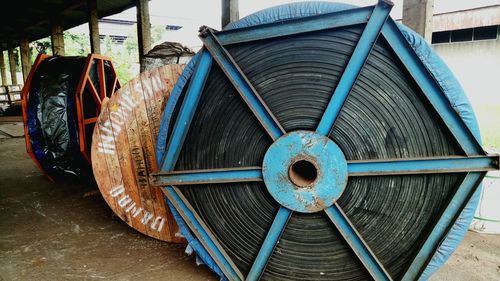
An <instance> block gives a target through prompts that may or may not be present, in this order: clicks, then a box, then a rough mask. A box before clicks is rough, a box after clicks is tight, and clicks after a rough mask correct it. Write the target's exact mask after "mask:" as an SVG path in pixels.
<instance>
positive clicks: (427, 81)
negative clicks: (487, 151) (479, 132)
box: [382, 20, 484, 155]
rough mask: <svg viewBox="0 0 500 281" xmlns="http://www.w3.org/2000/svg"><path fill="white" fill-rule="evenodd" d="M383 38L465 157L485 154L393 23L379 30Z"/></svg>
mask: <svg viewBox="0 0 500 281" xmlns="http://www.w3.org/2000/svg"><path fill="white" fill-rule="evenodd" d="M382 35H383V36H384V38H385V39H386V40H387V42H388V43H389V45H390V46H391V48H392V49H393V50H394V52H395V53H396V55H397V56H398V57H399V59H400V60H401V62H402V63H403V64H404V66H405V67H406V69H407V70H408V72H409V73H410V74H411V75H412V77H413V79H415V82H417V84H418V85H419V86H420V88H421V89H422V92H423V93H424V95H425V96H426V97H427V99H428V100H429V102H430V103H431V105H432V106H433V107H434V108H435V110H436V112H437V114H439V115H440V116H441V119H442V120H443V122H444V123H445V124H446V126H447V127H448V128H449V130H450V131H451V133H452V134H453V135H454V136H455V138H456V139H457V141H458V143H459V145H460V146H461V147H462V149H463V150H464V152H465V153H466V154H467V155H481V154H484V151H483V149H482V148H481V145H480V144H479V143H478V142H477V140H476V138H475V137H474V135H473V134H472V133H471V131H470V130H469V128H468V127H467V125H465V123H464V121H463V120H462V118H460V116H459V115H458V114H457V112H456V111H455V110H454V109H453V107H452V105H451V104H450V101H449V100H448V98H446V96H445V95H444V93H443V91H442V90H441V88H440V86H439V85H438V83H437V82H436V80H435V79H434V78H433V77H432V75H431V74H430V73H429V71H428V70H427V68H426V67H425V65H424V64H423V63H422V61H421V60H420V59H419V58H418V56H417V55H416V54H415V51H414V50H413V49H412V48H411V46H410V45H409V44H408V42H407V41H406V39H405V38H404V36H403V34H402V33H401V31H400V30H399V28H398V27H397V25H396V23H395V22H394V21H393V20H388V21H387V24H386V25H385V26H384V28H383V29H382Z"/></svg>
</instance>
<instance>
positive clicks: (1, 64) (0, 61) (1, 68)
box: [0, 50, 7, 85]
mask: <svg viewBox="0 0 500 281" xmlns="http://www.w3.org/2000/svg"><path fill="white" fill-rule="evenodd" d="M0 76H1V77H2V85H7V73H5V60H4V58H3V50H2V51H0Z"/></svg>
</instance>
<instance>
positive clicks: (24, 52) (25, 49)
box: [19, 39, 31, 82]
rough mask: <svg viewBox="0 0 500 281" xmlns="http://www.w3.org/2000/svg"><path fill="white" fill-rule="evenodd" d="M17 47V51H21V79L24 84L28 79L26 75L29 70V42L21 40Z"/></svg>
mask: <svg viewBox="0 0 500 281" xmlns="http://www.w3.org/2000/svg"><path fill="white" fill-rule="evenodd" d="M19 45H20V46H19V49H20V51H21V68H22V70H23V79H24V82H26V79H28V74H29V73H30V70H31V51H30V42H29V41H28V39H22V40H21V42H20V44H19Z"/></svg>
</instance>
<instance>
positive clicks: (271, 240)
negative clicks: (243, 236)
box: [246, 207, 292, 281]
mask: <svg viewBox="0 0 500 281" xmlns="http://www.w3.org/2000/svg"><path fill="white" fill-rule="evenodd" d="M291 215H292V211H291V210H289V209H287V208H285V207H280V209H279V210H278V213H277V214H276V217H275V218H274V221H273V224H272V225H271V228H270V229H269V232H268V233H267V236H266V238H265V239H264V242H263V243H262V246H261V248H260V250H259V253H258V254H257V257H256V258H255V261H254V262H253V265H252V268H251V269H250V272H249V273H248V276H247V279H246V280H247V281H255V280H259V278H260V277H261V275H262V273H263V272H264V269H265V268H266V264H267V262H268V261H269V258H270V257H271V255H272V253H273V251H274V248H275V247H276V244H277V243H278V240H279V239H280V237H281V234H282V233H283V231H284V230H285V227H286V225H287V223H288V220H289V219H290V216H291Z"/></svg>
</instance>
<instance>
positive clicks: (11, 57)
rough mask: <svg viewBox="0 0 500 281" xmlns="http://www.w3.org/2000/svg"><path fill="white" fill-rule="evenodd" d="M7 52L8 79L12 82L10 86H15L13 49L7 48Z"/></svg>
mask: <svg viewBox="0 0 500 281" xmlns="http://www.w3.org/2000/svg"><path fill="white" fill-rule="evenodd" d="M7 52H8V54H9V67H10V79H11V82H12V83H11V85H17V76H16V60H15V59H14V48H12V47H9V49H8V50H7Z"/></svg>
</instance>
